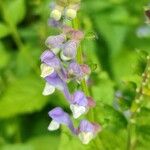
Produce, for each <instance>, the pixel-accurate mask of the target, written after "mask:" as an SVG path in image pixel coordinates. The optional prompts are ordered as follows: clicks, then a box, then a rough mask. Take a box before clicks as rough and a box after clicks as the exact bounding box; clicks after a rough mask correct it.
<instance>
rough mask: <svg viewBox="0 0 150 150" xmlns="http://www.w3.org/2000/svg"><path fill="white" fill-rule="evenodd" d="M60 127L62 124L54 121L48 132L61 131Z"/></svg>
mask: <svg viewBox="0 0 150 150" xmlns="http://www.w3.org/2000/svg"><path fill="white" fill-rule="evenodd" d="M59 127H60V124H59V123H58V122H56V121H54V120H52V121H51V122H50V124H49V126H48V130H49V131H55V130H57V129H59Z"/></svg>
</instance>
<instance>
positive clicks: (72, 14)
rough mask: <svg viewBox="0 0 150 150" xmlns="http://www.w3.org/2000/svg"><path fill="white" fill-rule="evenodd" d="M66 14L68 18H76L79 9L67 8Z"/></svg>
mask: <svg viewBox="0 0 150 150" xmlns="http://www.w3.org/2000/svg"><path fill="white" fill-rule="evenodd" d="M66 16H67V17H68V18H71V19H74V18H75V17H76V16H77V11H76V10H74V9H67V10H66Z"/></svg>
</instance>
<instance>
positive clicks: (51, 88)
mask: <svg viewBox="0 0 150 150" xmlns="http://www.w3.org/2000/svg"><path fill="white" fill-rule="evenodd" d="M54 92H55V87H54V86H52V85H50V84H48V83H46V84H45V88H44V90H43V93H42V94H43V95H44V96H47V95H51V94H53V93H54Z"/></svg>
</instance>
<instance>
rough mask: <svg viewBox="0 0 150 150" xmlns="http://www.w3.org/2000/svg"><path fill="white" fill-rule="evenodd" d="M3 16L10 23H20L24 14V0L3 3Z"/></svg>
mask: <svg viewBox="0 0 150 150" xmlns="http://www.w3.org/2000/svg"><path fill="white" fill-rule="evenodd" d="M4 4H5V5H4V6H5V7H6V8H7V9H4V18H5V20H6V21H7V22H8V23H9V24H11V25H17V24H18V23H20V22H21V21H22V20H23V19H24V17H25V14H26V8H25V0H13V1H7V2H6V3H4Z"/></svg>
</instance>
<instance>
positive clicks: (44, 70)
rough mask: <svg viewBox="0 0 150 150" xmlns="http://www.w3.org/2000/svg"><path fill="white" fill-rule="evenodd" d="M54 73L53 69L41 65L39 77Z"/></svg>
mask: <svg viewBox="0 0 150 150" xmlns="http://www.w3.org/2000/svg"><path fill="white" fill-rule="evenodd" d="M53 72H54V68H53V67H50V66H48V65H46V64H41V77H42V78H45V77H47V76H48V75H51V74H52V73H53Z"/></svg>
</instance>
